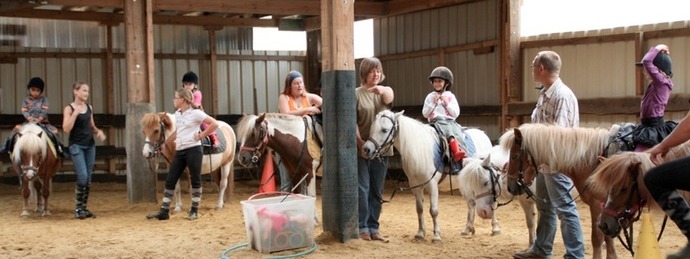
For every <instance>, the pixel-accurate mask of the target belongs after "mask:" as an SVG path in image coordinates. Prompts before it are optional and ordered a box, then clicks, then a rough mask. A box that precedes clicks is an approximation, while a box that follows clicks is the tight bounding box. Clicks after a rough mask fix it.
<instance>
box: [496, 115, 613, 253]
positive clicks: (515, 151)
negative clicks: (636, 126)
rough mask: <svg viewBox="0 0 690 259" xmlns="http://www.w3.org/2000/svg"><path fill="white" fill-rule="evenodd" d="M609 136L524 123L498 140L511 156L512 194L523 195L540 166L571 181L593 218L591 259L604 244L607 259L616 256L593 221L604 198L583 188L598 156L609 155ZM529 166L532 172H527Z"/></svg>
mask: <svg viewBox="0 0 690 259" xmlns="http://www.w3.org/2000/svg"><path fill="white" fill-rule="evenodd" d="M610 136H611V132H609V130H606V129H601V128H568V127H561V126H556V125H545V124H539V123H526V124H522V125H521V126H519V127H518V128H514V129H511V130H508V131H506V132H505V133H504V134H503V135H502V136H501V137H500V139H499V141H500V145H501V147H502V148H503V149H504V150H505V151H507V152H509V153H510V156H509V162H508V164H509V166H508V173H507V176H508V191H510V192H511V193H513V194H522V193H523V192H524V191H525V187H527V186H530V185H531V184H532V182H533V180H534V177H535V172H537V171H538V170H539V168H541V167H545V168H550V169H547V170H544V171H546V172H545V173H548V172H561V173H563V174H564V175H566V176H568V177H569V178H570V179H571V180H572V181H573V184H574V186H575V188H576V189H577V191H578V193H579V195H580V196H579V197H580V199H581V200H582V201H584V202H585V203H587V205H589V212H590V214H591V216H592V221H593V222H592V237H591V238H592V249H593V250H592V257H593V258H602V249H601V247H602V244H603V243H604V241H606V255H607V258H616V257H617V256H616V251H615V248H614V242H613V239H612V238H611V237H608V236H604V234H603V233H602V232H601V231H600V230H599V228H597V226H596V224H595V222H594V221H595V220H596V217H597V216H598V215H599V213H600V212H601V207H600V203H601V202H602V201H603V197H599V196H596V195H595V194H594V193H593V192H591V191H588V190H587V189H586V188H587V187H586V185H585V182H586V180H587V177H589V176H590V175H591V174H592V173H593V172H594V169H595V168H596V167H597V165H598V164H599V156H601V155H603V154H604V153H605V152H604V151H605V150H606V151H607V152H608V150H607V149H608V148H609V142H610V139H611V138H610ZM530 167H531V169H532V170H528V169H529V168H530ZM528 194H529V193H528ZM530 196H531V195H530ZM535 198H540V197H535Z"/></svg>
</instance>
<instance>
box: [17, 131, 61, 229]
mask: <svg viewBox="0 0 690 259" xmlns="http://www.w3.org/2000/svg"><path fill="white" fill-rule="evenodd" d="M46 134H48V133H46V132H44V131H43V128H41V127H40V126H38V125H37V124H35V123H27V124H24V125H23V126H22V128H21V130H20V131H19V133H18V136H19V137H18V138H17V141H16V143H15V144H14V149H13V150H12V153H11V154H10V157H11V159H12V167H13V168H14V170H15V171H16V172H17V174H19V178H20V181H21V184H22V196H23V197H24V206H23V207H22V213H21V215H22V216H30V215H31V213H30V212H29V200H30V199H31V200H33V199H34V198H35V199H36V210H35V211H36V212H39V213H41V216H47V215H50V210H49V209H48V204H49V203H48V198H49V197H50V192H51V189H52V187H51V183H52V181H53V175H55V172H57V171H58V170H59V169H60V166H61V165H62V163H61V162H60V157H59V156H58V155H57V150H56V147H55V146H53V144H52V141H50V139H49V138H48V136H47V135H46Z"/></svg>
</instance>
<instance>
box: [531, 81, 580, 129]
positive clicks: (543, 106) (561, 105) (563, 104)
mask: <svg viewBox="0 0 690 259" xmlns="http://www.w3.org/2000/svg"><path fill="white" fill-rule="evenodd" d="M532 122H533V123H549V124H555V125H560V126H563V127H578V126H579V125H580V110H579V108H578V104H577V97H575V94H574V93H573V91H572V90H570V88H568V86H567V85H565V84H564V83H563V81H561V79H560V78H559V79H558V80H556V82H554V83H553V85H551V87H549V88H548V89H547V88H542V90H541V94H540V96H539V100H538V101H537V106H536V107H535V108H534V111H532Z"/></svg>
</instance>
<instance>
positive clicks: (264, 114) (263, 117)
mask: <svg viewBox="0 0 690 259" xmlns="http://www.w3.org/2000/svg"><path fill="white" fill-rule="evenodd" d="M265 118H266V113H262V114H261V115H259V118H257V119H256V124H259V123H263V122H264V119H265Z"/></svg>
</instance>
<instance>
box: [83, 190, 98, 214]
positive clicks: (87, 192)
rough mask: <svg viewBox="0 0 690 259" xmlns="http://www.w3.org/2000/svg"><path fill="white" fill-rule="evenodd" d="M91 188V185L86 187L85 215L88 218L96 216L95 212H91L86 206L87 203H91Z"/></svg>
mask: <svg viewBox="0 0 690 259" xmlns="http://www.w3.org/2000/svg"><path fill="white" fill-rule="evenodd" d="M90 190H91V187H89V186H86V187H84V215H85V216H86V217H87V218H95V217H96V215H93V213H91V211H89V210H88V209H87V208H86V206H87V204H88V203H89V191H90Z"/></svg>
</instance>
